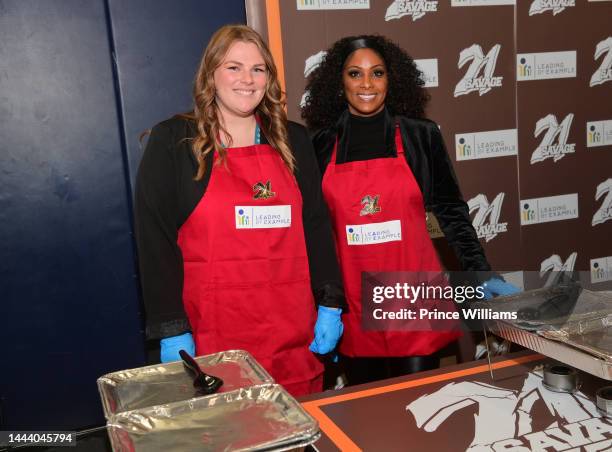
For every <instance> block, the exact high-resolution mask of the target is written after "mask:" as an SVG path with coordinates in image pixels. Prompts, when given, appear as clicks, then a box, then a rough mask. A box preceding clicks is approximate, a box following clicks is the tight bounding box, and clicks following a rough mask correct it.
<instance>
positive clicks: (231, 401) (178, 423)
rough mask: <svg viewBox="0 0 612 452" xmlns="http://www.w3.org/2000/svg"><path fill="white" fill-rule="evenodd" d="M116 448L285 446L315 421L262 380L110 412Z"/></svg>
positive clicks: (313, 435)
mask: <svg viewBox="0 0 612 452" xmlns="http://www.w3.org/2000/svg"><path fill="white" fill-rule="evenodd" d="M107 428H108V432H109V437H110V439H111V445H112V446H113V450H114V451H115V452H117V451H119V452H127V451H130V452H138V451H146V452H156V451H164V452H165V451H169V450H194V451H195V450H214V451H246V450H249V451H252V450H257V451H262V450H275V451H280V450H290V449H293V448H297V447H303V446H306V445H308V444H311V443H313V442H315V441H316V440H317V439H319V437H320V432H319V425H318V423H317V421H316V420H315V419H313V418H312V417H311V416H310V415H309V414H308V413H307V412H306V411H305V410H304V409H303V408H302V406H301V405H300V404H299V403H298V402H297V401H296V400H295V399H294V398H293V397H291V396H290V395H289V394H288V393H287V392H286V391H285V390H284V389H283V388H282V386H280V385H277V384H265V385H259V386H253V387H250V388H242V389H237V390H234V391H230V392H226V393H222V394H214V395H212V396H207V397H200V398H195V399H191V400H185V401H182V402H174V403H170V404H167V405H158V406H155V407H150V408H143V409H138V410H133V411H127V412H122V413H118V414H116V415H113V416H112V417H111V418H110V419H109V421H108V423H107Z"/></svg>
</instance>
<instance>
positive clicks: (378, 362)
mask: <svg viewBox="0 0 612 452" xmlns="http://www.w3.org/2000/svg"><path fill="white" fill-rule="evenodd" d="M343 361H344V366H345V367H344V371H345V374H346V379H347V380H348V384H349V386H352V385H358V384H362V383H370V382H372V381H377V380H384V379H385V378H392V377H399V376H401V375H407V374H412V373H415V372H422V371H424V370H432V369H437V368H438V367H440V357H439V356H438V355H437V354H433V355H427V356H402V357H397V358H396V357H393V358H383V357H363V358H350V357H348V356H343Z"/></svg>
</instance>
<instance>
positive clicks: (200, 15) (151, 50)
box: [109, 0, 246, 184]
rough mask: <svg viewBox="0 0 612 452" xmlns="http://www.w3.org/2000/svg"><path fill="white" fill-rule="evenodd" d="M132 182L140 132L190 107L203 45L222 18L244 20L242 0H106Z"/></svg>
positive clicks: (223, 20)
mask: <svg viewBox="0 0 612 452" xmlns="http://www.w3.org/2000/svg"><path fill="white" fill-rule="evenodd" d="M109 5H110V16H111V24H112V32H113V36H114V42H115V50H116V55H117V58H116V61H117V66H118V73H119V86H120V90H121V99H122V109H123V110H122V111H123V113H124V124H125V134H126V143H127V149H128V155H129V158H128V162H129V171H130V176H131V181H132V184H133V182H134V180H135V178H136V172H137V170H138V163H139V162H140V158H141V157H142V150H141V146H140V144H139V141H138V137H139V135H140V134H141V133H142V132H143V131H145V130H147V129H150V128H151V127H153V126H154V125H155V124H156V123H158V122H160V121H162V120H164V119H166V118H168V117H170V116H172V115H173V114H175V113H179V112H185V111H188V110H190V109H191V106H192V101H191V90H192V85H193V79H194V76H195V71H196V69H197V67H198V63H199V62H200V58H201V56H202V51H203V50H204V47H205V46H206V44H207V43H208V40H209V38H210V36H211V35H212V34H213V33H214V32H215V30H217V28H219V27H220V26H222V25H224V24H231V23H242V24H243V23H245V21H246V16H245V8H244V0H226V1H224V2H217V1H211V0H208V1H202V0H182V1H181V2H176V3H170V2H168V1H165V0H155V1H151V0H130V1H128V2H126V1H123V0H109Z"/></svg>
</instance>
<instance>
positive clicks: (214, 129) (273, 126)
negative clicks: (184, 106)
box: [184, 25, 295, 180]
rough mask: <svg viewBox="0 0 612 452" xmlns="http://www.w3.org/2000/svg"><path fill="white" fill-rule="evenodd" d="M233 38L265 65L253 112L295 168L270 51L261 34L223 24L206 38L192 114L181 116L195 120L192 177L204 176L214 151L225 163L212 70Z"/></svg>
mask: <svg viewBox="0 0 612 452" xmlns="http://www.w3.org/2000/svg"><path fill="white" fill-rule="evenodd" d="M236 41H243V42H251V43H253V44H255V45H256V46H257V48H258V49H259V51H260V53H261V56H262V57H263V60H264V63H265V65H266V72H267V77H266V89H265V94H264V97H263V99H262V100H261V102H260V103H259V105H258V106H257V108H256V109H255V112H256V113H257V115H258V117H259V122H260V127H261V131H262V133H263V134H264V135H265V136H266V138H267V139H268V142H269V143H270V145H271V146H272V147H273V148H274V149H276V150H277V151H278V153H279V155H280V156H281V158H282V159H283V162H285V165H287V168H289V170H290V171H291V172H293V171H294V169H295V158H294V156H293V153H292V152H291V148H290V146H289V137H288V133H287V114H286V113H285V110H284V101H283V98H282V95H283V93H282V91H281V87H280V83H279V81H278V75H277V74H278V73H277V70H276V66H275V65H274V60H273V58H272V54H271V53H270V50H269V49H268V46H267V45H266V44H265V42H264V41H263V39H262V38H261V36H260V35H259V34H258V33H257V32H256V31H255V30H253V29H252V28H250V27H247V26H246V25H225V26H223V27H221V28H220V29H219V30H217V31H216V32H215V34H214V35H213V36H212V38H211V39H210V41H209V43H208V45H207V46H206V49H205V50H204V54H203V55H202V59H201V60H200V65H199V67H198V71H197V73H196V77H195V82H194V87H193V98H194V110H193V113H191V114H188V115H184V116H186V117H188V118H190V119H193V120H194V121H195V123H196V128H197V134H196V136H195V137H194V138H193V141H192V144H191V147H192V150H193V153H194V154H195V157H196V158H197V160H198V165H199V167H198V173H197V175H196V177H195V179H196V180H200V179H202V177H204V171H205V170H206V156H207V155H208V154H209V153H211V152H216V153H217V155H218V156H219V160H220V162H221V163H224V162H225V158H226V151H225V149H224V148H223V146H222V145H221V143H220V142H219V140H218V137H220V136H221V133H220V132H223V133H224V134H225V135H229V134H228V133H227V131H226V130H225V129H224V128H223V125H222V124H221V121H220V120H219V110H218V108H217V104H216V100H215V82H214V72H215V70H216V69H217V68H218V67H219V66H220V65H221V63H222V61H223V58H224V57H225V55H226V54H227V52H228V50H229V48H230V46H231V45H232V44H233V43H234V42H236Z"/></svg>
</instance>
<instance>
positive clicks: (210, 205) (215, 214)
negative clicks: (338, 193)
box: [178, 144, 323, 396]
mask: <svg viewBox="0 0 612 452" xmlns="http://www.w3.org/2000/svg"><path fill="white" fill-rule="evenodd" d="M226 162H227V167H226V166H224V165H223V164H220V165H217V164H215V165H214V166H213V169H212V174H211V177H210V181H209V183H208V187H207V189H206V192H205V193H204V196H203V197H202V199H201V200H200V202H199V203H198V205H197V206H196V208H195V210H194V211H193V212H192V213H191V215H190V216H189V218H188V219H187V221H186V222H185V224H183V226H182V227H181V228H180V230H179V235H178V244H179V246H180V248H181V251H182V253H183V261H184V271H185V276H184V287H183V303H184V306H185V310H186V312H187V316H188V318H189V322H190V324H191V328H192V331H193V335H194V339H195V343H196V354H197V355H204V354H209V353H216V352H220V351H222V350H230V349H242V350H247V351H248V352H250V353H251V354H252V355H253V356H254V357H255V359H256V360H257V361H258V362H259V363H260V364H261V365H262V366H263V367H264V368H265V369H266V370H267V371H268V372H269V373H270V374H271V375H272V377H273V378H274V379H275V380H276V381H277V382H278V383H280V384H282V385H283V386H285V388H286V389H287V390H288V391H289V392H290V393H291V394H293V395H296V396H297V395H302V394H308V393H311V392H319V391H321V390H322V373H323V366H322V364H321V363H320V362H319V360H318V359H317V358H316V357H315V356H314V355H313V353H312V352H310V351H309V350H308V345H309V343H310V342H311V341H312V339H313V337H314V324H315V321H316V312H315V303H314V300H313V295H312V289H311V287H310V273H309V269H308V256H307V254H306V244H305V239H304V230H303V224H302V196H301V193H300V190H299V187H298V185H297V182H296V180H295V178H294V177H293V175H292V174H291V173H290V171H289V170H288V169H287V167H286V166H285V164H284V162H283V161H282V159H281V157H280V156H279V155H278V153H277V152H276V151H275V150H274V149H273V148H272V147H271V146H269V145H259V144H258V145H253V146H247V147H241V148H230V149H228V150H227V160H226ZM268 181H269V182H270V183H269V184H267V186H266V183H267V182H268ZM256 184H257V185H258V187H256ZM256 188H257V190H256ZM257 192H258V193H259V195H258V196H257V197H255V196H254V195H256V193H257ZM281 206H285V207H281ZM240 207H245V208H244V209H242V208H240ZM279 208H280V209H281V211H282V212H281V214H280V218H281V220H279V215H278V213H279V210H278V209H279ZM262 209H263V210H262ZM274 209H276V210H274ZM287 210H289V211H290V217H289V218H290V223H287V215H286V212H287ZM283 212H284V213H283ZM256 217H257V218H256ZM258 219H259V220H258ZM257 221H259V222H260V224H259V227H255V228H249V227H250V226H254V225H255V224H257ZM283 222H284V223H283ZM262 224H263V226H262ZM279 224H280V225H281V226H282V225H287V224H290V226H289V227H286V226H283V227H279ZM270 225H272V226H270Z"/></svg>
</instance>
